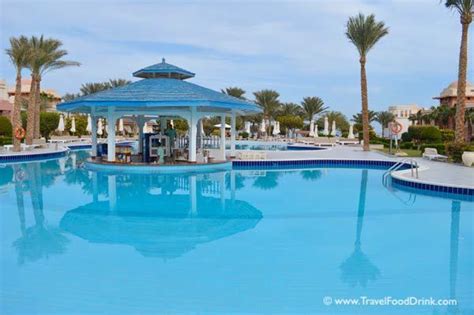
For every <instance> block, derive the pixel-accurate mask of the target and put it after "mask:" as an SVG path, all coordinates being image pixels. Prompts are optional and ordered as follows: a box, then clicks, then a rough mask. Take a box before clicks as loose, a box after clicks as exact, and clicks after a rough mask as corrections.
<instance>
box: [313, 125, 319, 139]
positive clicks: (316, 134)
mask: <svg viewBox="0 0 474 315" xmlns="http://www.w3.org/2000/svg"><path fill="white" fill-rule="evenodd" d="M313 133H314V135H313V137H315V138H317V137H319V135H318V124H314V132H313Z"/></svg>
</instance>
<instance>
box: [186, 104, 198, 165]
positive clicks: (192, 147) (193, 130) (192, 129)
mask: <svg viewBox="0 0 474 315" xmlns="http://www.w3.org/2000/svg"><path fill="white" fill-rule="evenodd" d="M196 116H197V115H196V109H195V108H192V109H191V117H190V119H189V120H188V122H189V148H188V149H189V158H188V161H189V162H196V136H197V117H196Z"/></svg>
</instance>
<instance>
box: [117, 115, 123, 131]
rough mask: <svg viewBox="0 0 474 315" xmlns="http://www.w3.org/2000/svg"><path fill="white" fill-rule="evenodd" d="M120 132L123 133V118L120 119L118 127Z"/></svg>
mask: <svg viewBox="0 0 474 315" xmlns="http://www.w3.org/2000/svg"><path fill="white" fill-rule="evenodd" d="M118 130H119V132H121V133H123V119H122V118H120V119H119V127H118Z"/></svg>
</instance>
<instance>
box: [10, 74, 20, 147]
mask: <svg viewBox="0 0 474 315" xmlns="http://www.w3.org/2000/svg"><path fill="white" fill-rule="evenodd" d="M12 126H13V132H12V135H13V151H15V152H19V151H20V150H21V141H20V140H19V139H17V138H16V137H15V130H16V129H17V128H21V70H20V71H18V72H17V74H16V86H15V103H14V104H13V114H12Z"/></svg>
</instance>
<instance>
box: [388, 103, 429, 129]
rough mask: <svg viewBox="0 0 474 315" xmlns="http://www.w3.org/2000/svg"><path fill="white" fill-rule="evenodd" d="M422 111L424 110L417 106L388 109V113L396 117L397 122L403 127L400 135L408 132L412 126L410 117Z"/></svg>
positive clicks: (395, 106)
mask: <svg viewBox="0 0 474 315" xmlns="http://www.w3.org/2000/svg"><path fill="white" fill-rule="evenodd" d="M422 109H424V108H423V107H421V106H419V105H416V104H409V105H393V106H389V107H388V111H389V112H391V113H392V114H393V115H395V121H396V122H398V123H399V124H400V125H402V131H401V132H400V135H401V134H402V133H404V132H406V131H408V127H409V126H411V125H412V122H411V121H410V119H409V117H410V115H414V114H416V113H418V112H419V111H420V110H422ZM385 134H389V132H386V133H385Z"/></svg>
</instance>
